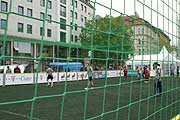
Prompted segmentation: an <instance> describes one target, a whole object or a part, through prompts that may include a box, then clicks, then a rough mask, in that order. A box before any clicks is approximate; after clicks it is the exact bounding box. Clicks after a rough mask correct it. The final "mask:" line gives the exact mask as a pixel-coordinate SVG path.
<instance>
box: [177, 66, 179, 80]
mask: <svg viewBox="0 0 180 120" xmlns="http://www.w3.org/2000/svg"><path fill="white" fill-rule="evenodd" d="M178 77H179V66H177V78H178Z"/></svg>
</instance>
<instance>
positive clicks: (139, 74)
mask: <svg viewBox="0 0 180 120" xmlns="http://www.w3.org/2000/svg"><path fill="white" fill-rule="evenodd" d="M136 70H137V74H138V79H139V80H140V79H141V68H139V67H138V66H137V67H136Z"/></svg>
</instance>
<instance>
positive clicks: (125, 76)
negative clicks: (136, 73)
mask: <svg viewBox="0 0 180 120" xmlns="http://www.w3.org/2000/svg"><path fill="white" fill-rule="evenodd" d="M123 72H124V78H126V79H127V73H128V69H127V68H126V67H124V69H123Z"/></svg>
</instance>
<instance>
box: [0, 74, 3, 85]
mask: <svg viewBox="0 0 180 120" xmlns="http://www.w3.org/2000/svg"><path fill="white" fill-rule="evenodd" d="M1 85H3V74H0V86H1Z"/></svg>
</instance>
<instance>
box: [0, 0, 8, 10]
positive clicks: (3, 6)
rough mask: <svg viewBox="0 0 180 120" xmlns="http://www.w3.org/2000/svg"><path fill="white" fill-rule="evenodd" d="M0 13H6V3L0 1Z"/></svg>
mask: <svg viewBox="0 0 180 120" xmlns="http://www.w3.org/2000/svg"><path fill="white" fill-rule="evenodd" d="M1 11H3V12H7V11H8V3H7V2H4V1H1Z"/></svg>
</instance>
